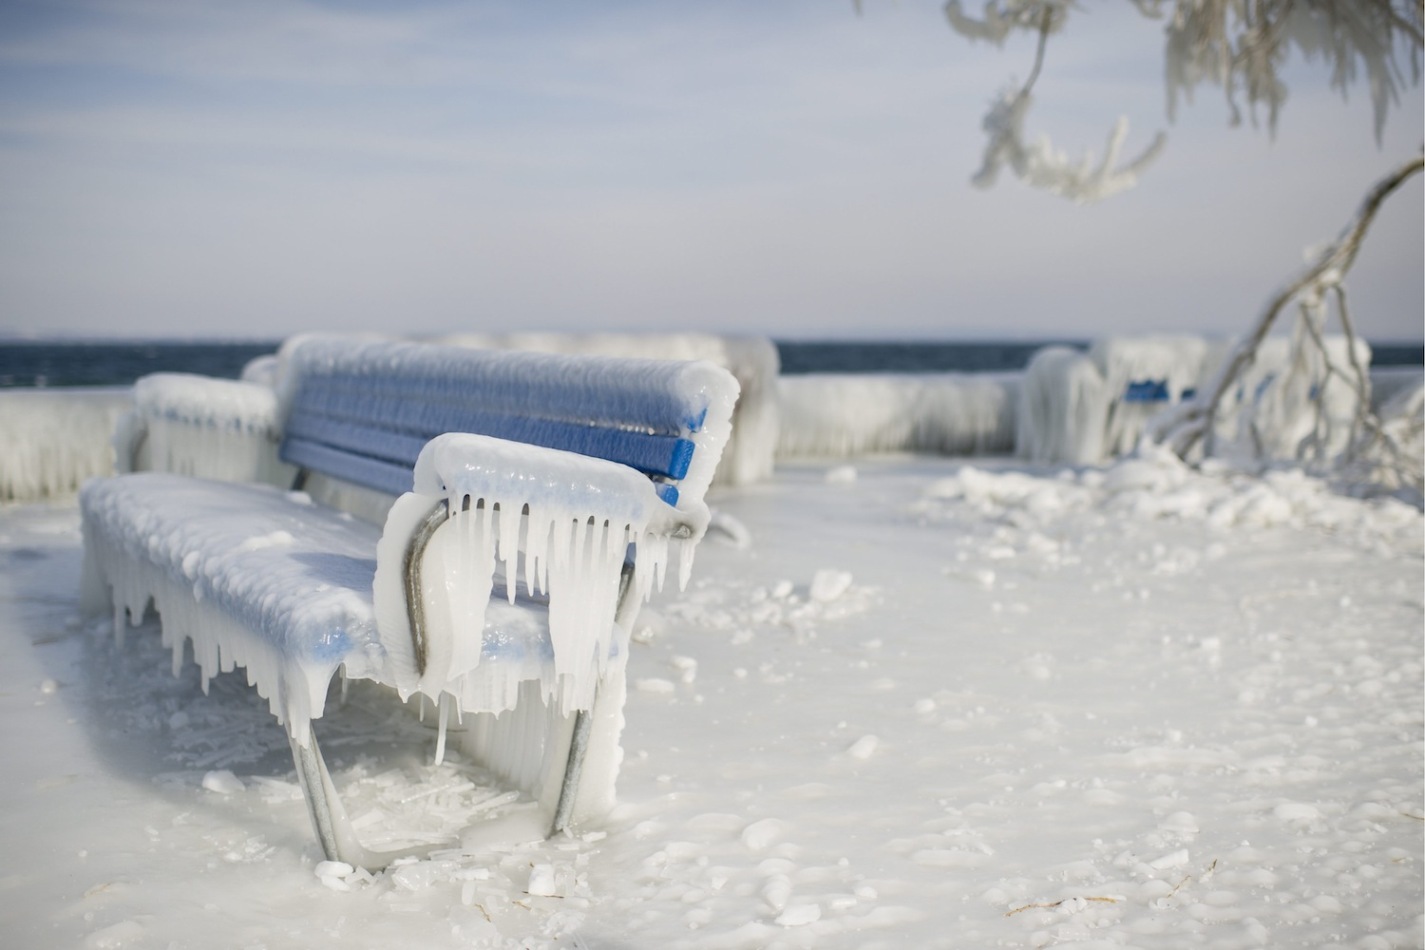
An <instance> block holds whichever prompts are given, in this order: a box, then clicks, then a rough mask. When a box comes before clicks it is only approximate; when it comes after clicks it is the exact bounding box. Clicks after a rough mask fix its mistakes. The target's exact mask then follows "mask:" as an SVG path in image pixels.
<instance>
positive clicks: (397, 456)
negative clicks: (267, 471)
mask: <svg viewBox="0 0 1425 950" xmlns="http://www.w3.org/2000/svg"><path fill="white" fill-rule="evenodd" d="M378 351H379V353H380V356H379V358H376V357H375V354H376V353H377V352H378ZM285 357H286V359H287V360H288V363H289V365H291V367H292V369H293V372H294V375H293V379H292V382H293V385H292V387H291V391H290V392H289V393H288V394H287V399H288V402H289V409H288V411H287V414H286V425H285V429H284V439H283V443H282V447H281V450H280V453H279V454H280V457H281V459H282V460H283V461H284V462H288V463H290V464H293V465H296V466H298V467H301V468H307V469H312V470H315V471H322V472H325V473H328V474H342V473H344V474H342V477H343V478H345V479H346V480H347V481H354V482H357V483H358V484H363V485H366V486H367V487H370V488H374V489H376V490H378V491H383V492H386V493H388V494H396V493H399V492H402V491H408V490H410V487H411V482H410V472H411V468H412V466H413V465H414V464H415V460H416V456H417V455H418V454H419V453H420V450H421V447H422V446H424V445H425V443H426V442H428V441H429V440H430V439H432V438H433V437H435V436H437V435H440V434H441V433H443V432H471V433H475V434H478V435H488V436H495V437H497V438H502V439H508V440H511V441H515V442H524V443H527V444H530V445H540V446H544V447H546V448H555V449H563V450H565V451H570V452H575V453H578V454H580V455H587V456H592V457H594V458H602V459H607V460H609V461H612V462H618V463H620V464H622V465H627V466H629V467H631V468H634V469H637V470H638V471H641V472H644V473H646V474H648V475H649V476H650V477H652V478H654V479H655V480H657V481H658V482H659V483H660V486H661V487H660V494H662V495H663V496H664V499H665V500H666V501H667V502H668V503H669V504H673V505H676V504H677V500H678V489H677V487H676V485H675V484H673V483H675V482H677V481H679V480H682V479H684V478H686V477H687V476H688V473H689V467H690V465H691V464H692V461H693V455H694V451H693V450H694V443H693V440H692V438H691V436H693V435H694V434H696V433H698V432H700V431H702V429H703V427H704V425H705V423H706V418H707V411H708V407H707V405H706V404H704V403H703V402H701V401H700V400H699V399H698V398H696V396H695V395H690V392H689V389H688V382H687V377H688V375H689V373H690V372H693V373H696V374H700V375H706V367H707V364H694V363H678V362H671V361H662V360H632V359H616V358H604V357H571V356H560V355H553V354H544V353H522V352H510V351H489V350H470V349H460V348H455V347H431V346H423V345H421V344H405V343H365V344H363V343H360V342H352V341H344V340H343V341H333V340H329V339H328V340H323V339H321V338H306V339H302V340H300V341H299V342H298V343H297V344H295V345H293V346H291V347H289V349H288V352H287V353H286V354H285ZM690 367H698V368H697V369H695V370H690ZM334 468H335V469H341V472H340V473H336V472H332V469H334Z"/></svg>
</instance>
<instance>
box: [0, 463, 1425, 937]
mask: <svg viewBox="0 0 1425 950" xmlns="http://www.w3.org/2000/svg"><path fill="white" fill-rule="evenodd" d="M713 501H714V504H715V506H716V507H717V508H718V510H719V512H720V515H721V517H722V519H723V520H722V530H720V531H717V532H715V533H714V534H713V535H710V536H709V538H708V540H707V541H705V542H704V544H703V545H702V547H701V548H700V550H699V553H698V563H697V566H696V570H695V573H694V580H693V583H692V585H691V586H690V588H689V589H688V591H687V592H685V593H683V594H681V595H675V594H673V593H672V592H671V591H670V592H666V593H665V594H663V595H662V596H661V597H660V598H658V599H656V600H655V601H654V603H653V605H652V606H651V607H650V608H649V609H647V610H646V611H645V612H644V614H643V617H642V620H641V624H640V630H639V631H638V632H637V640H638V642H637V643H636V644H635V649H634V652H633V655H632V657H631V659H630V667H629V682H630V693H629V699H628V705H627V720H628V722H627V728H626V730H625V733H624V748H625V750H626V758H625V761H624V765H623V771H622V774H621V777H620V783H619V792H620V799H621V804H620V805H619V806H618V808H617V809H616V811H615V812H614V814H613V815H612V816H611V817H610V818H609V820H608V821H607V822H606V823H605V824H604V825H602V826H600V827H598V828H586V829H582V832H581V834H580V835H578V836H575V837H568V838H560V839H555V840H551V841H540V840H537V839H533V840H532V839H531V836H530V835H528V834H525V835H523V836H522V835H521V834H520V833H519V832H520V830H521V829H522V828H527V827H528V822H526V821H522V819H523V818H526V817H528V810H527V808H525V806H523V805H522V804H521V803H519V802H511V801H508V800H507V799H508V796H501V795H499V794H498V791H497V790H494V789H491V788H489V787H487V786H486V785H485V783H484V776H482V775H481V773H480V771H479V770H478V769H476V768H474V767H473V766H471V765H470V764H469V763H468V762H463V761H461V760H460V759H458V758H452V757H449V756H448V757H447V759H446V761H445V763H444V764H443V765H441V766H440V767H438V768H436V767H432V766H431V765H430V764H429V762H430V761H431V752H432V748H433V745H434V742H435V731H434V729H433V728H431V727H429V726H428V725H424V724H422V723H421V722H419V720H418V718H417V716H416V715H415V711H414V710H412V709H407V708H404V707H402V706H400V705H399V704H398V703H396V702H395V701H394V700H392V699H391V698H390V697H388V696H385V695H383V694H381V693H379V692H378V691H376V690H375V689H374V688H365V687H363V685H362V684H359V683H354V684H352V685H351V689H350V693H349V695H348V697H347V701H346V702H345V704H344V705H343V706H342V707H341V708H340V709H333V710H332V711H331V712H330V713H329V714H328V715H327V717H325V719H324V720H323V721H322V722H320V723H319V724H318V728H319V730H320V731H321V734H322V736H323V743H324V747H325V750H326V753H327V756H328V758H329V759H330V760H331V764H332V765H333V768H334V771H335V772H336V774H337V780H338V783H339V784H340V785H341V786H342V787H343V791H344V794H345V796H346V798H347V805H348V809H349V811H350V812H351V814H352V816H353V818H354V820H355V822H356V824H357V825H358V827H359V828H360V829H361V831H362V833H363V834H364V835H366V836H367V839H368V842H369V843H371V844H375V845H380V844H381V843H382V835H383V834H390V835H403V836H405V839H406V840H412V839H418V838H421V839H428V838H430V837H432V836H436V837H439V836H448V837H449V838H450V840H451V846H450V849H449V850H448V851H444V852H438V853H437V855H436V856H435V857H434V858H433V859H431V860H427V861H421V862H415V863H410V864H407V865H403V866H398V867H394V868H392V869H390V870H388V871H386V872H384V873H382V874H380V875H378V876H376V877H374V878H371V877H370V876H368V875H365V874H364V873H363V872H354V873H350V874H347V873H344V871H343V869H342V868H333V867H331V866H330V865H319V864H318V862H319V860H320V853H319V851H318V849H317V845H316V843H315V840H314V838H313V836H312V833H311V830H310V828H309V825H308V819H307V816H306V812H305V809H304V806H303V804H302V802H301V796H300V792H299V790H298V787H297V784H296V780H295V778H294V775H293V773H292V766H291V760H290V756H289V754H288V751H287V746H286V740H285V738H284V735H283V732H282V730H281V729H280V728H279V727H278V726H277V725H275V723H274V722H273V721H272V720H271V718H270V716H269V715H268V713H267V710H266V703H265V701H262V700H259V699H258V698H257V697H256V696H255V695H254V694H253V693H252V692H251V691H250V690H249V689H248V688H247V687H246V685H245V683H244V682H243V680H242V678H241V675H240V674H239V675H236V676H234V675H227V676H222V677H219V678H218V679H216V680H215V681H214V682H213V684H212V687H211V690H210V693H209V695H206V696H205V695H203V694H202V693H201V692H200V690H199V689H198V687H197V673H196V670H195V669H194V668H193V667H192V665H191V664H188V665H187V666H186V667H185V668H184V669H183V670H182V671H181V675H180V676H179V677H177V678H174V677H172V676H171V675H170V672H169V667H170V662H169V658H168V653H167V651H166V650H165V649H163V648H162V647H160V646H159V644H158V642H157V641H158V637H157V634H156V629H155V627H154V626H153V624H152V623H150V624H148V625H146V626H145V627H144V628H140V629H139V630H136V631H131V632H129V634H128V635H127V636H126V638H125V642H124V643H123V644H122V645H117V644H115V642H114V641H113V638H112V636H111V631H110V629H109V627H108V624H107V622H103V621H88V620H82V619H81V618H80V617H79V615H78V612H77V598H76V587H77V584H78V574H79V563H80V544H79V533H78V516H77V514H76V512H75V510H74V509H73V507H71V506H69V505H66V504H54V505H46V504H36V505H21V506H9V507H4V508H0V561H3V567H0V670H3V673H0V677H3V679H0V683H3V687H0V716H3V721H4V724H5V725H4V729H3V730H0V758H3V761H4V763H5V768H4V770H3V774H0V840H3V842H4V843H5V846H6V847H5V850H6V856H7V861H6V866H5V867H4V869H3V870H0V945H3V946H6V947H17V948H28V947H88V948H110V947H143V948H148V947H157V948H169V947H175V948H231V947H242V948H259V947H261V948H269V950H276V948H297V947H303V948H306V947H314V946H341V947H345V948H363V947H373V948H374V947H383V948H384V947H413V946H423V947H466V946H479V947H506V946H509V947H521V946H528V947H587V948H629V950H632V948H665V947H680V946H688V947H706V948H719V947H726V948H761V947H817V948H822V947H831V948H837V947H867V948H870V947H887V948H904V947H915V948H919V947H956V948H981V947H1040V946H1054V945H1075V946H1078V947H1085V948H1087V947H1114V948H1121V947H1144V948H1150V947H1151V948H1167V947H1192V948H1197V947H1211V948H1234V947H1335V946H1343V947H1352V948H1361V950H1375V948H1387V947H1420V946H1421V945H1422V942H1425V936H1422V867H1425V854H1422V847H1423V846H1425V842H1423V841H1422V835H1423V834H1425V802H1422V665H1423V663H1425V648H1423V647H1422V594H1425V584H1423V583H1422V576H1423V575H1422V528H1423V527H1425V526H1423V525H1422V518H1421V515H1420V513H1419V512H1418V511H1416V510H1415V509H1413V508H1410V507H1407V506H1404V505H1400V504H1398V503H1394V502H1363V501H1357V500H1350V499H1345V498H1341V497H1338V496H1334V495H1332V494H1330V493H1329V492H1327V491H1326V490H1325V489H1324V488H1323V487H1322V486H1321V485H1320V484H1319V483H1317V482H1315V481H1311V480H1308V479H1305V478H1302V477H1299V476H1296V475H1291V474H1279V475H1273V476H1269V477H1268V478H1266V479H1265V480H1253V479H1239V478H1234V477H1233V476H1231V475H1229V474H1226V473H1216V474H1209V475H1198V474H1193V473H1189V472H1187V471H1185V470H1183V469H1181V468H1179V467H1177V466H1176V465H1175V464H1173V463H1170V462H1165V461H1152V460H1130V461H1126V462H1122V463H1119V464H1118V465H1115V466H1113V467H1110V468H1106V469H1089V470H1085V471H1081V472H1077V473H1057V472H1053V471H1047V470H1046V471H1041V472H1037V473H1036V472H1033V471H1030V470H1028V469H1026V468H1024V467H1023V466H1022V465H1016V464H1012V463H1009V462H1002V463H993V462H986V461H983V460H978V461H975V462H974V463H968V462H966V461H964V460H954V459H944V458H937V459H925V458H908V457H899V458H880V459H874V460H860V461H858V462H857V464H856V467H855V468H854V469H852V468H850V467H846V466H839V465H837V464H836V463H825V464H815V465H813V464H804V465H800V466H783V467H781V468H780V469H779V471H778V473H777V475H776V476H775V478H773V479H772V480H771V481H769V482H765V483H762V484H757V485H753V486H749V487H744V488H740V489H735V490H726V491H724V492H723V493H722V494H721V495H718V496H716V497H715V498H714V499H713ZM472 814H474V815H475V816H476V817H488V816H497V817H498V818H499V820H495V821H492V822H491V823H490V824H487V825H483V826H482V825H478V824H477V825H474V826H471V827H470V828H464V827H463V826H464V824H465V823H466V821H467V820H468V819H469V818H470V816H471V815H472ZM500 816H502V817H500Z"/></svg>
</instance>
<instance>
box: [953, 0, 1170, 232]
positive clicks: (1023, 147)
mask: <svg viewBox="0 0 1425 950" xmlns="http://www.w3.org/2000/svg"><path fill="white" fill-rule="evenodd" d="M1071 5H1072V4H1070V3H1068V2H1065V0H1003V3H1002V4H996V3H995V2H994V0H991V2H989V3H986V4H985V10H984V15H983V17H982V18H980V19H975V18H973V17H970V16H968V15H967V14H965V12H964V11H963V10H962V9H961V7H960V3H959V0H948V2H947V3H946V4H945V16H946V18H947V19H948V20H949V21H950V25H951V27H952V28H953V29H955V31H956V32H958V33H960V34H961V35H962V36H965V37H968V38H969V39H971V40H987V41H989V42H992V43H995V44H996V45H999V44H1002V43H1003V42H1004V39H1005V37H1006V36H1008V35H1009V33H1010V31H1011V30H1014V29H1030V28H1033V29H1035V30H1037V31H1038V34H1039V41H1038V44H1037V45H1036V47H1035V52H1034V65H1033V66H1032V67H1031V69H1030V71H1029V78H1028V79H1027V80H1026V81H1025V83H1024V85H1023V86H1021V87H1018V88H1015V87H1010V88H1008V89H1006V90H1005V91H1004V92H1003V93H1001V94H1000V96H999V97H998V98H997V99H996V100H995V101H994V102H993V103H992V104H991V105H990V109H989V111H988V112H987V113H986V114H985V117H984V119H983V120H982V121H981V123H980V127H981V128H983V129H984V130H985V134H986V135H987V136H988V141H986V143H985V155H984V160H983V162H982V163H981V165H980V170H979V171H978V172H976V173H975V175H974V177H973V178H972V179H971V181H973V182H974V184H975V186H976V187H979V188H989V187H991V186H993V185H994V183H995V181H996V180H998V178H999V174H1000V171H1001V170H1002V169H1006V168H1007V169H1009V171H1010V172H1011V173H1012V174H1013V175H1014V176H1015V177H1017V178H1019V179H1020V180H1022V181H1024V182H1025V183H1026V184H1028V185H1029V186H1030V187H1033V188H1039V189H1042V190H1044V191H1048V192H1050V193H1051V194H1056V195H1061V196H1063V197H1065V198H1068V199H1070V200H1072V201H1076V202H1079V203H1081V204H1087V203H1090V202H1094V201H1100V200H1102V199H1104V198H1107V197H1109V196H1110V195H1115V194H1117V193H1118V192H1120V191H1125V190H1127V189H1129V188H1132V187H1133V186H1134V185H1135V184H1137V183H1138V176H1139V175H1140V174H1141V173H1142V171H1143V169H1145V168H1147V167H1148V165H1149V164H1151V163H1152V161H1153V160H1154V159H1155V158H1157V157H1158V153H1159V152H1161V151H1162V148H1163V145H1164V144H1165V143H1166V141H1167V139H1166V137H1165V136H1164V135H1163V134H1162V133H1161V132H1160V133H1158V135H1157V136H1155V137H1154V139H1153V141H1152V143H1150V144H1149V146H1148V147H1147V148H1146V149H1145V150H1144V151H1143V153H1142V154H1140V155H1139V156H1138V157H1137V158H1135V159H1133V160H1132V161H1129V162H1127V163H1125V164H1123V165H1119V164H1118V160H1119V156H1120V155H1121V154H1122V151H1123V143H1124V140H1125V139H1126V138H1127V137H1128V120H1127V118H1125V117H1121V116H1120V117H1119V119H1118V121H1117V122H1116V123H1114V126H1113V129H1112V130H1111V131H1110V132H1109V134H1108V141H1107V143H1106V144H1105V146H1104V155H1103V160H1102V161H1101V162H1098V163H1097V164H1095V162H1094V156H1093V153H1092V152H1087V153H1085V154H1084V156H1083V158H1081V159H1079V160H1078V161H1074V160H1073V159H1071V158H1070V157H1069V156H1068V154H1067V153H1065V152H1063V151H1060V150H1058V149H1056V148H1054V147H1053V145H1051V144H1050V142H1049V140H1048V138H1046V137H1044V136H1041V137H1040V138H1039V139H1038V140H1036V141H1033V142H1030V141H1029V140H1028V139H1027V138H1026V136H1025V132H1024V126H1025V120H1026V118H1027V117H1028V115H1029V110H1030V107H1031V106H1032V105H1033V104H1034V97H1033V95H1032V94H1031V93H1032V91H1033V89H1034V83H1035V82H1036V81H1037V80H1038V79H1039V74H1040V72H1041V71H1042V70H1043V68H1044V51H1045V49H1046V47H1047V45H1048V41H1049V36H1050V35H1051V34H1053V33H1055V32H1057V31H1058V30H1060V29H1062V27H1063V25H1064V22H1065V20H1066V19H1067V17H1068V11H1069V8H1070V7H1071Z"/></svg>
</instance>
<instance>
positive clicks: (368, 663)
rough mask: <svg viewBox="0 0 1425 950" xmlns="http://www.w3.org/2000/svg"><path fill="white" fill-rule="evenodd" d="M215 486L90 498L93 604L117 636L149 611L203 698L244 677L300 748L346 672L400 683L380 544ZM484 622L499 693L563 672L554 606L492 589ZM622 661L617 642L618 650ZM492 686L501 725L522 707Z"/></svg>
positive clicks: (309, 512)
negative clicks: (218, 678)
mask: <svg viewBox="0 0 1425 950" xmlns="http://www.w3.org/2000/svg"><path fill="white" fill-rule="evenodd" d="M217 487H218V483H214V482H210V481H208V480H206V479H197V478H190V477H185V476H180V475H173V474H169V473H164V472H141V473H136V474H134V475H132V476H126V477H124V478H121V479H117V478H111V479H101V480H96V481H94V482H92V483H90V484H89V485H88V486H86V488H85V491H84V500H83V504H84V511H85V520H84V525H85V551H86V552H88V556H90V557H92V558H94V559H96V560H102V561H104V562H105V563H106V564H107V565H109V567H108V569H107V571H105V572H103V573H102V574H101V572H100V571H99V570H97V569H95V568H93V567H91V568H90V569H89V570H87V571H86V572H85V576H86V577H88V578H91V579H97V578H98V577H100V576H104V577H105V578H106V580H107V583H108V585H109V586H110V587H112V595H111V594H110V592H109V591H108V590H102V589H100V590H93V591H88V592H86V600H87V601H88V602H90V603H91V604H92V605H93V606H94V607H95V608H97V609H102V608H103V607H104V606H106V605H108V604H109V603H110V602H112V605H113V610H114V614H115V617H114V624H115V629H116V630H120V631H122V630H123V628H124V626H125V620H126V619H127V620H128V621H129V622H132V623H138V622H139V620H140V619H142V617H143V615H144V613H145V610H146V608H147V607H148V606H149V603H150V601H152V602H153V607H154V609H155V610H156V611H157V612H158V613H159V614H160V615H161V616H162V617H163V636H164V643H165V644H166V645H167V646H169V647H170V648H171V649H172V650H173V652H174V666H175V667H177V666H178V665H180V664H181V662H182V659H183V642H184V640H185V639H187V640H190V641H191V642H192V644H193V659H194V662H195V663H196V664H197V665H198V668H199V672H200V675H201V679H202V682H203V684H204V685H205V686H206V685H207V682H208V680H210V679H211V678H212V677H213V676H215V675H217V674H218V673H219V672H224V673H226V672H231V671H232V670H233V669H234V668H235V667H242V668H244V669H245V670H246V671H247V676H248V681H249V683H250V684H252V685H253V686H255V687H256V688H257V691H258V693H259V695H261V696H262V697H263V698H265V699H267V700H268V702H269V706H270V708H271V710H272V713H273V715H274V716H276V717H277V719H278V721H279V722H281V723H284V724H288V723H290V724H292V725H293V733H294V737H295V738H297V739H299V740H300V741H305V733H306V728H307V726H306V724H307V723H309V722H310V721H311V720H312V719H316V718H320V716H321V715H322V712H323V709H324V706H325V701H326V694H327V691H328V687H329V684H330V683H331V681H332V679H333V677H334V676H335V675H336V673H337V671H338V670H339V669H340V670H341V671H342V673H343V675H344V676H346V677H348V678H351V679H370V680H375V681H377V682H384V683H394V682H395V680H396V678H397V676H398V675H399V674H397V673H396V672H395V671H393V670H392V668H391V664H390V663H389V662H388V655H387V651H386V648H385V647H384V646H383V645H382V643H381V638H380V634H379V631H378V629H377V623H376V612H375V608H374V605H373V580H374V577H375V573H376V557H375V552H376V546H377V543H378V541H379V540H380V536H381V530H380V529H379V528H378V527H376V526H375V525H372V524H368V523H367V522H364V521H361V520H359V519H357V518H354V517H352V516H351V515H349V514H346V513H345V512H340V511H337V510H334V509H332V508H327V507H324V506H321V505H316V504H314V503H313V502H312V500H311V499H310V497H308V496H307V495H306V493H304V492H294V491H285V490H282V489H278V488H275V487H273V486H270V485H259V484H242V483H238V484H233V483H222V485H221V488H220V489H218V490H215V488H217ZM492 586H493V588H494V589H493V594H494V596H492V597H491V599H490V602H489V604H488V605H487V606H486V608H485V617H484V620H485V623H484V631H483V635H482V637H481V638H480V639H481V664H480V665H481V666H483V667H484V668H485V670H486V671H487V672H488V673H489V674H490V676H491V677H493V676H494V667H493V666H492V664H500V665H501V669H500V673H499V680H500V681H501V682H503V681H504V680H505V679H507V678H513V679H514V680H516V681H526V680H544V679H548V678H550V677H551V676H552V675H553V674H552V666H553V660H554V653H553V648H552V645H551V642H550V638H549V602H548V598H547V597H542V596H533V597H532V596H530V595H529V594H528V593H527V592H525V591H522V590H520V589H519V588H518V587H517V592H518V595H517V597H516V599H515V602H514V603H510V602H509V601H508V599H507V597H506V584H505V580H504V578H503V576H497V577H496V578H495V579H494V584H493V585H492ZM611 652H613V653H614V654H616V653H617V638H616V641H615V645H614V647H613V650H612V651H611ZM494 686H495V684H493V683H490V684H486V686H485V688H484V689H483V690H480V692H481V693H482V695H484V696H485V697H486V698H487V701H486V702H484V703H483V704H481V707H480V708H473V709H467V710H465V711H469V712H493V713H500V712H503V711H505V710H507V709H511V708H513V706H514V703H515V700H516V698H517V696H516V694H515V693H514V692H513V691H512V690H509V689H495V688H494Z"/></svg>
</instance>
